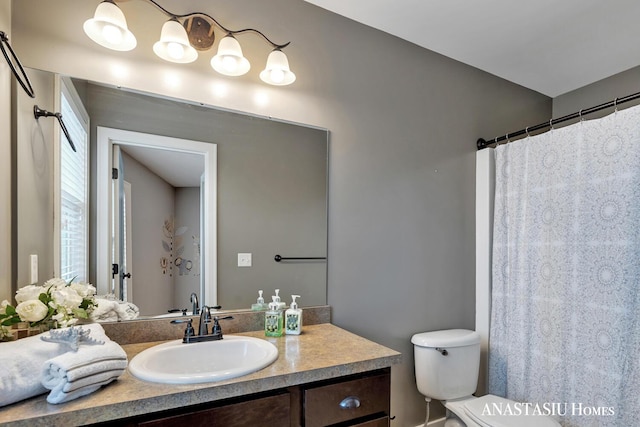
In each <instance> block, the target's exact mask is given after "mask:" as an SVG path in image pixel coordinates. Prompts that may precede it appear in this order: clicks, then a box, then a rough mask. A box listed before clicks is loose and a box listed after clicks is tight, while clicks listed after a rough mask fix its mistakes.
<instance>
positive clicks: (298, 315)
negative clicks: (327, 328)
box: [284, 295, 302, 335]
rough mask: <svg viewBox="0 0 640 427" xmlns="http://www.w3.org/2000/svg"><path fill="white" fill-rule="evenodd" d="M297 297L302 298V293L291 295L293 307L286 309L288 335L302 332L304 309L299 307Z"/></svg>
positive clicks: (286, 331) (286, 330) (285, 317)
mask: <svg viewBox="0 0 640 427" xmlns="http://www.w3.org/2000/svg"><path fill="white" fill-rule="evenodd" d="M296 298H300V295H291V299H292V300H293V301H292V302H291V307H290V308H289V309H288V310H287V311H285V313H284V319H285V330H284V331H285V333H286V334H287V335H300V332H302V309H300V308H298V303H297V302H296Z"/></svg>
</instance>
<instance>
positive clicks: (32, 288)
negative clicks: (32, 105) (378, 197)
mask: <svg viewBox="0 0 640 427" xmlns="http://www.w3.org/2000/svg"><path fill="white" fill-rule="evenodd" d="M95 294H96V288H95V287H94V286H93V285H90V284H88V283H73V279H72V280H71V281H69V282H65V281H64V280H63V279H59V278H54V279H50V280H47V281H46V282H45V283H44V285H42V286H39V285H28V286H24V287H22V288H20V289H18V291H17V292H16V296H15V299H16V302H17V305H16V306H15V307H14V306H12V305H11V304H10V303H9V301H7V300H4V301H2V303H1V304H0V339H2V338H6V337H7V336H8V335H9V331H8V328H9V327H10V326H12V325H14V324H16V323H19V322H28V323H29V326H30V327H33V326H38V325H43V324H50V325H51V326H52V327H54V328H56V327H62V328H64V327H67V326H71V325H74V324H76V323H77V322H78V321H79V320H80V319H88V318H89V313H91V311H93V308H94V307H95V305H96V303H95Z"/></svg>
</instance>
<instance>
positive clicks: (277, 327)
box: [264, 295, 284, 337]
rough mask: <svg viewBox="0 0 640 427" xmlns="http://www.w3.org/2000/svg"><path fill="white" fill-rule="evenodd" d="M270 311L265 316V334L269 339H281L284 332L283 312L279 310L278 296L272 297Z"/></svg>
mask: <svg viewBox="0 0 640 427" xmlns="http://www.w3.org/2000/svg"><path fill="white" fill-rule="evenodd" d="M271 299H272V300H273V301H271V302H270V303H269V310H267V312H266V313H265V314H264V334H265V336H267V337H281V336H282V332H283V323H284V322H283V316H282V310H279V309H278V303H277V302H276V296H275V295H274V296H272V297H271Z"/></svg>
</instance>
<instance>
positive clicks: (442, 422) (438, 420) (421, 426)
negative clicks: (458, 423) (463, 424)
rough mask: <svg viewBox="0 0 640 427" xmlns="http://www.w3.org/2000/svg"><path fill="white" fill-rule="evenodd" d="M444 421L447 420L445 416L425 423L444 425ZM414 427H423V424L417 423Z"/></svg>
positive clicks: (431, 426)
mask: <svg viewBox="0 0 640 427" xmlns="http://www.w3.org/2000/svg"><path fill="white" fill-rule="evenodd" d="M445 421H447V419H446V418H445V417H442V418H438V419H437V420H431V421H429V422H428V423H427V427H444V422H445ZM416 427H424V424H420V425H417V426H416Z"/></svg>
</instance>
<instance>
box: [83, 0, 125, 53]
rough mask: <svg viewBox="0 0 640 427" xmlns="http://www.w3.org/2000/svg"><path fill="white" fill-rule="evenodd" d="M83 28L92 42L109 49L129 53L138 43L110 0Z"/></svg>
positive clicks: (100, 6) (104, 2) (98, 9)
mask: <svg viewBox="0 0 640 427" xmlns="http://www.w3.org/2000/svg"><path fill="white" fill-rule="evenodd" d="M82 27H83V28H84V32H85V33H86V34H87V36H89V38H90V39H91V40H93V41H94V42H96V43H98V44H99V45H100V46H104V47H106V48H108V49H112V50H119V51H127V50H131V49H133V48H134V47H136V44H137V43H138V42H137V41H136V37H135V36H134V35H133V33H132V32H131V31H129V29H128V28H127V20H126V19H125V17H124V14H123V13H122V11H121V10H120V8H119V7H118V6H116V4H115V3H113V2H112V1H109V0H105V1H103V2H102V3H100V4H99V5H98V7H97V8H96V12H95V14H94V15H93V18H91V19H87V20H86V21H85V23H84V25H83V26H82Z"/></svg>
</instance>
